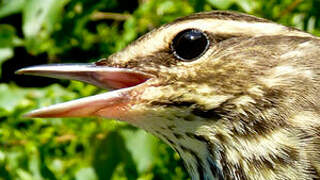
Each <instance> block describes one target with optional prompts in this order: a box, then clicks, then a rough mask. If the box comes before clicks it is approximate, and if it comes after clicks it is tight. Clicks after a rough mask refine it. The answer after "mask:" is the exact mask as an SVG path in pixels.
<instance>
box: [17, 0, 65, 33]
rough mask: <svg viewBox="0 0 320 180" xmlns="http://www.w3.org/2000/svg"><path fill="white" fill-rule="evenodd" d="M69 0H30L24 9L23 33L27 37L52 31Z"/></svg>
mask: <svg viewBox="0 0 320 180" xmlns="http://www.w3.org/2000/svg"><path fill="white" fill-rule="evenodd" d="M67 2H68V0H41V1H39V0H29V1H27V3H26V6H25V7H24V9H23V26H22V29H23V33H24V35H25V36H26V37H27V38H30V37H35V36H37V35H39V33H41V32H42V33H46V34H48V33H51V32H52V30H53V28H54V25H55V23H56V22H57V18H58V17H59V15H61V11H62V8H63V7H64V5H65V4H66V3H67Z"/></svg>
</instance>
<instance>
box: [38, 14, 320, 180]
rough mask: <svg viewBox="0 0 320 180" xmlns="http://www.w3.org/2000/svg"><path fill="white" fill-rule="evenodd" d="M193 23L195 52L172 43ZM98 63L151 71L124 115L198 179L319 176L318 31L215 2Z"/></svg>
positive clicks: (274, 178)
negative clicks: (198, 40)
mask: <svg viewBox="0 0 320 180" xmlns="http://www.w3.org/2000/svg"><path fill="white" fill-rule="evenodd" d="M188 29H197V30H200V31H201V32H203V33H205V34H206V36H208V39H209V48H208V50H206V51H205V52H204V53H203V54H202V55H201V56H200V57H198V58H196V59H195V60H192V61H184V60H181V59H179V58H177V57H176V56H175V55H174V53H173V51H174V50H172V41H173V39H174V38H175V37H176V35H177V34H178V33H179V32H182V31H184V30H188ZM95 65H96V66H99V67H100V66H101V67H102V66H108V67H117V68H127V69H131V70H135V71H139V72H143V73H146V74H149V75H150V77H151V78H150V79H148V80H147V81H145V82H144V83H142V84H140V85H138V86H137V87H138V88H135V89H136V90H135V91H130V93H129V94H126V96H130V98H129V99H130V100H126V103H127V101H129V103H127V104H126V106H125V111H121V112H123V113H124V112H125V114H123V115H121V116H119V119H122V120H125V121H128V122H129V123H131V124H133V125H135V126H138V127H140V128H143V129H145V130H146V131H148V132H151V133H152V134H154V135H156V136H158V137H160V138H161V139H163V140H164V141H165V142H167V143H168V144H169V145H170V146H171V147H172V148H174V149H175V151H177V152H178V153H179V154H180V156H181V158H182V159H183V160H184V162H185V166H186V169H187V170H188V171H189V173H190V175H191V177H192V179H193V180H198V179H238V180H240V179H241V180H244V179H248V180H250V179H259V180H263V179H266V180H276V179H277V180H280V179H281V180H283V179H288V180H289V179H290V180H291V179H305V180H308V179H319V178H320V103H319V102H320V95H319V91H320V83H319V81H320V69H319V68H320V40H319V38H317V37H315V36H312V35H310V34H308V33H305V32H302V31H299V30H296V29H294V28H288V27H285V26H282V25H279V24H276V23H273V22H270V21H267V20H265V19H261V18H257V17H254V16H249V15H245V14H240V13H235V12H225V11H213V12H206V13H198V14H194V15H190V16H188V17H185V18H180V19H178V20H176V21H174V22H172V23H170V24H167V25H164V26H162V27H160V28H158V29H156V30H153V31H151V32H150V33H148V34H146V35H144V36H142V37H141V38H139V39H138V40H137V41H135V42H133V43H132V44H131V45H129V46H128V47H126V48H125V49H123V50H122V51H120V52H118V53H115V54H113V55H111V56H110V57H109V58H107V59H104V60H101V61H99V62H97V63H96V64H95ZM133 88H134V87H133ZM121 103H123V101H121ZM121 108H124V106H119V107H118V106H117V108H116V110H113V111H112V112H114V111H117V110H119V109H120V110H121ZM108 113H110V111H102V113H99V114H98V115H99V116H105V117H110V116H111V117H114V116H112V115H108ZM96 115H97V114H96ZM35 116H36V115H35ZM60 116H62V115H61V114H60Z"/></svg>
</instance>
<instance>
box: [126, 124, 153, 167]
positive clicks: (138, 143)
mask: <svg viewBox="0 0 320 180" xmlns="http://www.w3.org/2000/svg"><path fill="white" fill-rule="evenodd" d="M121 135H122V136H123V137H124V139H125V140H126V141H125V144H126V147H127V148H128V150H129V151H130V152H131V154H132V157H133V159H134V161H135V163H136V165H137V170H138V171H139V173H143V172H147V171H148V170H150V169H151V167H153V166H154V165H155V161H156V159H155V157H156V156H157V154H156V149H157V146H158V140H157V139H156V138H155V137H154V136H152V135H149V134H147V133H146V132H145V131H144V130H135V131H133V130H122V131H121Z"/></svg>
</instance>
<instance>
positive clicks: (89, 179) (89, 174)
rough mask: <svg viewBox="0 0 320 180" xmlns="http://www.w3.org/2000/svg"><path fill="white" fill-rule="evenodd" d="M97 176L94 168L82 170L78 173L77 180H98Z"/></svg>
mask: <svg viewBox="0 0 320 180" xmlns="http://www.w3.org/2000/svg"><path fill="white" fill-rule="evenodd" d="M97 179H98V178H97V176H96V174H95V172H94V170H93V169H92V168H82V169H80V170H79V171H78V172H77V173H76V180H97Z"/></svg>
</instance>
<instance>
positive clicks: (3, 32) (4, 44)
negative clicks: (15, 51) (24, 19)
mask: <svg viewBox="0 0 320 180" xmlns="http://www.w3.org/2000/svg"><path fill="white" fill-rule="evenodd" d="M15 38H16V31H15V29H14V27H13V26H11V25H7V24H1V25H0V48H8V47H12V46H13V45H14V39H15Z"/></svg>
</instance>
